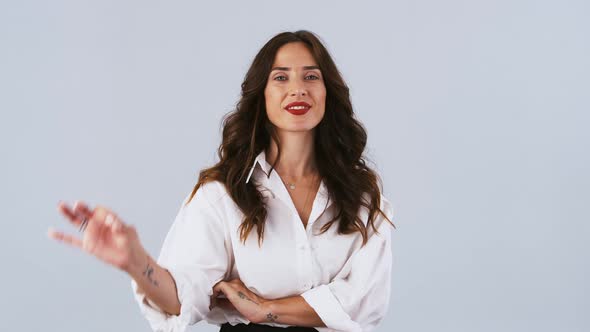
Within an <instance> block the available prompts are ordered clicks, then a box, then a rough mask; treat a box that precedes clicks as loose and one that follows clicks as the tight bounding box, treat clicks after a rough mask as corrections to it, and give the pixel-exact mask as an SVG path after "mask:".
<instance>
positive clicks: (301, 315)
mask: <svg viewBox="0 0 590 332" xmlns="http://www.w3.org/2000/svg"><path fill="white" fill-rule="evenodd" d="M263 311H264V312H266V313H267V314H266V321H267V322H275V323H279V324H285V325H296V326H307V327H325V326H326V324H324V322H322V319H321V318H320V316H318V314H317V313H316V312H315V310H313V308H312V307H311V306H310V305H309V304H308V303H307V302H306V301H305V300H304V299H303V297H301V296H292V297H285V298H282V299H277V300H271V301H268V302H266V303H265V304H264V310H263Z"/></svg>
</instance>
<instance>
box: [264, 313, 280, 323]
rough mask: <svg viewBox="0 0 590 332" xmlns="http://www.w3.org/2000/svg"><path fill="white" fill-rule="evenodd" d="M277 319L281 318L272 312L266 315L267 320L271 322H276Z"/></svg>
mask: <svg viewBox="0 0 590 332" xmlns="http://www.w3.org/2000/svg"><path fill="white" fill-rule="evenodd" d="M277 318H279V316H277V315H275V314H273V313H272V312H269V313H268V314H266V319H268V321H269V322H275V321H276V320H277Z"/></svg>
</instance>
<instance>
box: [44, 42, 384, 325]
mask: <svg viewBox="0 0 590 332" xmlns="http://www.w3.org/2000/svg"><path fill="white" fill-rule="evenodd" d="M366 140H367V137H366V133H365V131H364V129H363V127H362V125H361V124H360V123H359V122H358V121H357V120H356V119H355V118H354V113H353V110H352V105H351V102H350V97H349V91H348V87H347V86H346V84H345V83H344V81H343V79H342V77H341V75H340V73H339V72H338V69H337V68H336V65H335V64H334V62H333V60H332V58H331V57H330V55H329V54H328V52H327V50H326V48H325V47H324V46H323V45H322V43H321V42H320V40H319V39H318V38H317V37H316V36H315V35H314V34H313V33H311V32H308V31H297V32H294V33H293V32H284V33H280V34H278V35H276V36H275V37H273V38H272V39H271V40H269V41H268V42H267V43H266V44H265V45H264V47H263V48H262V49H261V50H260V51H259V53H258V54H257V55H256V57H255V58H254V61H253V63H252V65H251V67H250V69H249V70H248V72H247V74H246V77H245V80H244V82H243V83H242V96H241V99H240V101H239V102H238V104H237V107H236V110H235V111H234V112H232V113H230V114H229V115H228V116H227V117H226V118H225V119H224V126H223V141H222V143H221V146H220V148H219V158H220V161H219V162H218V163H217V164H216V165H214V166H213V167H211V168H208V169H205V170H203V171H201V173H200V175H199V180H198V183H197V184H196V185H195V187H194V189H193V191H192V192H191V194H190V195H188V196H187V197H186V198H185V200H184V201H183V204H182V205H181V207H180V210H179V212H178V214H177V216H176V219H175V220H174V223H173V224H172V227H171V229H170V231H169V232H168V234H167V236H166V238H165V240H164V244H163V247H162V250H161V252H160V256H159V258H158V260H157V261H155V260H154V259H152V258H151V257H150V256H149V254H148V253H147V251H146V250H145V249H144V248H143V246H142V245H141V243H140V241H139V238H138V235H137V232H136V230H135V228H134V227H133V226H131V225H126V224H125V223H124V222H123V221H121V220H120V219H119V218H118V217H117V216H116V215H115V213H114V212H112V211H110V210H109V209H108V208H106V207H102V206H97V207H96V208H94V209H90V208H89V207H88V206H87V205H85V204H84V203H82V202H76V204H75V205H74V206H73V208H72V209H70V208H69V207H68V206H67V205H65V204H59V206H58V209H59V211H60V212H62V213H63V214H64V215H65V216H66V217H67V218H68V219H69V220H70V221H71V222H72V223H73V224H74V225H78V226H80V228H81V230H84V235H83V239H81V240H80V239H77V238H75V237H72V236H69V235H65V234H63V233H61V232H56V231H50V236H51V237H53V238H55V239H57V240H60V241H63V242H65V243H69V244H71V245H74V246H77V247H80V248H82V249H84V250H85V251H87V252H89V253H90V254H93V255H95V256H97V257H98V258H99V259H101V260H103V261H105V262H107V263H109V264H111V265H113V266H116V267H117V268H119V269H122V270H123V271H125V272H127V273H129V275H130V276H131V279H132V281H131V285H132V288H133V291H134V296H135V298H136V299H137V301H138V304H139V306H140V309H141V312H142V313H143V315H144V316H145V317H146V319H147V320H148V322H149V324H150V325H151V327H152V328H153V329H154V330H155V331H184V330H185V329H186V327H187V326H188V325H192V324H195V323H196V322H198V321H200V320H206V321H207V322H209V323H213V324H217V325H220V326H221V331H245V330H247V331H266V330H282V329H283V328H285V327H287V326H290V327H289V329H290V330H293V329H295V330H301V331H308V330H309V331H314V330H319V331H322V330H325V331H328V330H342V331H369V330H371V329H373V328H374V327H375V326H376V325H377V324H378V323H379V322H380V321H381V319H382V318H383V316H384V314H385V313H386V312H387V306H388V302H389V287H390V275H391V243H390V242H391V240H390V231H391V230H390V228H389V226H390V225H391V226H393V224H392V223H391V220H390V218H391V216H392V208H391V205H390V204H389V202H388V201H387V200H386V199H385V198H384V197H383V196H382V195H381V193H380V188H379V186H378V181H379V178H378V176H377V174H376V173H375V172H374V171H373V170H371V169H370V168H369V167H368V166H367V165H366V163H365V160H364V159H363V157H362V153H363V151H364V148H365V145H366Z"/></svg>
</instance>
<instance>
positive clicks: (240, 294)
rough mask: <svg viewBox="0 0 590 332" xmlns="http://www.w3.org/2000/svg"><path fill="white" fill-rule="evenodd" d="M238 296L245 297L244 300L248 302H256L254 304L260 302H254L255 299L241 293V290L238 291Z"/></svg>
mask: <svg viewBox="0 0 590 332" xmlns="http://www.w3.org/2000/svg"><path fill="white" fill-rule="evenodd" d="M238 296H239V297H240V298H241V299H245V300H248V301H250V302H252V303H254V304H256V305H260V303H258V302H256V301H254V300H252V299H251V298H249V297H247V296H246V294H244V293H242V291H238Z"/></svg>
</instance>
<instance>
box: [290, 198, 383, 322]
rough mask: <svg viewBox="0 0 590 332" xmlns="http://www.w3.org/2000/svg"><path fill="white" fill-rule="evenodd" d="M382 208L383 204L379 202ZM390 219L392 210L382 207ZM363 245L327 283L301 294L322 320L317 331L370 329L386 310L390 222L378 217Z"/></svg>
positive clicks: (379, 320)
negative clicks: (322, 324)
mask: <svg viewBox="0 0 590 332" xmlns="http://www.w3.org/2000/svg"><path fill="white" fill-rule="evenodd" d="M382 207H383V205H382ZM383 211H384V213H385V214H386V215H387V217H388V218H389V219H390V220H392V209H391V206H390V205H389V203H388V202H387V201H386V202H385V208H384V209H383ZM375 226H376V227H377V229H378V231H379V234H372V235H371V236H370V237H369V239H368V241H367V243H366V244H365V246H363V247H361V248H360V249H358V250H357V251H356V252H355V253H354V254H352V255H351V256H350V258H349V259H348V261H347V262H346V264H345V265H344V267H343V268H342V271H345V272H344V273H339V274H338V275H337V276H336V277H335V278H334V279H333V280H332V281H331V282H330V283H328V284H325V285H319V286H317V287H314V288H312V289H310V290H308V291H306V292H304V293H303V294H301V296H302V297H303V298H304V299H305V301H306V302H307V303H308V304H309V305H310V306H311V307H312V308H313V309H314V310H315V312H316V313H317V314H318V316H319V317H320V318H321V319H322V321H323V322H324V324H325V325H326V327H325V328H317V329H318V330H319V331H320V332H326V331H334V330H336V331H350V332H360V331H363V332H367V331H371V330H373V329H374V328H375V327H376V326H377V325H378V324H379V323H380V322H381V320H382V319H383V317H384V316H385V314H386V313H387V309H388V306H389V300H390V288H391V265H392V253H391V227H392V226H391V225H390V224H389V223H388V222H387V221H386V220H385V218H383V216H381V217H380V218H378V220H377V221H376V223H375Z"/></svg>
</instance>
